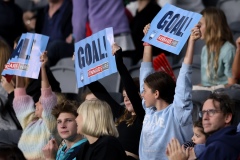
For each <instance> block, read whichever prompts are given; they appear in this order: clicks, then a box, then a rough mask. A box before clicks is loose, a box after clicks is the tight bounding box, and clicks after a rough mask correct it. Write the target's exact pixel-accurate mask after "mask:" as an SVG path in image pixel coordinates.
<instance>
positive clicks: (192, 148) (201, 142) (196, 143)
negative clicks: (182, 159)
mask: <svg viewBox="0 0 240 160" xmlns="http://www.w3.org/2000/svg"><path fill="white" fill-rule="evenodd" d="M208 136H209V135H208V134H206V133H205V132H204V128H203V125H202V119H200V120H198V121H196V122H195V123H194V124H193V137H192V143H193V144H191V143H190V142H189V143H184V148H185V149H188V150H189V159H197V157H199V155H200V154H201V153H202V152H203V150H204V149H205V143H206V140H207V137H208Z"/></svg>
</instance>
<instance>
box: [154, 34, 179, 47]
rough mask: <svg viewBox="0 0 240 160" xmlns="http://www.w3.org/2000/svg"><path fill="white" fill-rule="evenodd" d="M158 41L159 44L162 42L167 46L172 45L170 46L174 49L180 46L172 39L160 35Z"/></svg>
mask: <svg viewBox="0 0 240 160" xmlns="http://www.w3.org/2000/svg"><path fill="white" fill-rule="evenodd" d="M157 40H158V41H159V42H162V43H165V44H167V45H170V46H173V47H176V45H177V44H178V41H176V40H174V39H172V38H168V37H166V36H163V35H160V36H159V37H158V38H157Z"/></svg>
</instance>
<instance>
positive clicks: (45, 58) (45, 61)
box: [40, 51, 48, 67]
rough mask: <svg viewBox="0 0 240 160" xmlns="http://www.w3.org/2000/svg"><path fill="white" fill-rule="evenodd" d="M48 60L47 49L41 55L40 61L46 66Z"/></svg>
mask: <svg viewBox="0 0 240 160" xmlns="http://www.w3.org/2000/svg"><path fill="white" fill-rule="evenodd" d="M47 61H48V56H47V51H45V52H43V53H42V55H41V56H40V62H42V65H41V67H45V66H46V64H47Z"/></svg>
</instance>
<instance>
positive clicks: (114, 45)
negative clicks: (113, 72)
mask: <svg viewBox="0 0 240 160" xmlns="http://www.w3.org/2000/svg"><path fill="white" fill-rule="evenodd" d="M119 49H120V47H119V46H118V45H117V44H116V43H113V45H112V54H113V55H115V54H116V53H117V51H118V50H119Z"/></svg>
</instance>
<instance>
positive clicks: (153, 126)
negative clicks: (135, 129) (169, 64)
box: [139, 62, 193, 160]
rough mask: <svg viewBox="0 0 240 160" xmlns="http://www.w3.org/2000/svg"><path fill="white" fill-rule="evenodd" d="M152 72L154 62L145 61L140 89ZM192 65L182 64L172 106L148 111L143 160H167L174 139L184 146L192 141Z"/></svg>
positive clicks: (148, 109) (152, 108)
mask: <svg viewBox="0 0 240 160" xmlns="http://www.w3.org/2000/svg"><path fill="white" fill-rule="evenodd" d="M152 72H153V68H152V63H151V62H143V63H142V64H141V68H140V86H141V89H140V90H141V93H142V92H143V85H144V79H145V78H146V77H147V76H148V75H149V74H150V73H152ZM191 73H192V68H191V65H186V64H184V63H183V64H182V68H181V70H180V73H179V76H178V80H177V84H176V89H175V95H174V100H173V103H172V104H170V105H169V106H168V107H167V108H165V109H163V110H160V111H157V110H156V108H155V107H150V108H146V107H145V103H144V100H143V106H144V109H145V112H146V114H145V117H144V121H143V127H142V132H141V137H140V144H139V156H140V159H141V160H167V159H168V158H167V156H166V147H167V144H168V143H169V142H170V140H171V139H172V138H177V139H178V140H179V141H180V143H181V144H183V143H184V142H186V141H189V140H191V137H192V135H193V131H192V115H191V112H192V108H193V104H192V94H191V92H192V83H191V77H190V76H191Z"/></svg>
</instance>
